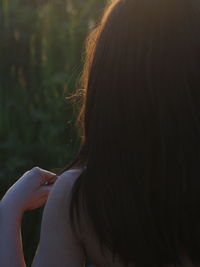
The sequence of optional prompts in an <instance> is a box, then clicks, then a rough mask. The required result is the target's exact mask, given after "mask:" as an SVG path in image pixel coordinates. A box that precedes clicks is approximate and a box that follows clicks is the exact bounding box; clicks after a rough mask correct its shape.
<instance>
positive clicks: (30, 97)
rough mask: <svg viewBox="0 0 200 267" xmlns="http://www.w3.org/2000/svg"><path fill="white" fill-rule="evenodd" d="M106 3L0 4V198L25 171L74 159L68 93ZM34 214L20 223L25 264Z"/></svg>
mask: <svg viewBox="0 0 200 267" xmlns="http://www.w3.org/2000/svg"><path fill="white" fill-rule="evenodd" d="M105 3H106V0H84V1H83V0H67V1H66V0H48V1H47V0H31V1H27V0H12V1H11V0H0V33H1V40H0V163H1V169H0V188H1V191H0V197H2V196H3V194H4V193H5V191H6V190H7V189H8V188H9V187H10V186H11V185H12V184H13V183H14V181H15V180H16V179H18V178H19V177H20V175H22V174H23V173H24V172H25V171H27V170H28V169H30V168H32V167H33V166H40V167H42V168H46V169H50V170H51V169H54V168H60V167H61V168H62V167H64V166H65V165H66V164H67V163H68V162H69V161H70V160H71V159H72V158H73V157H74V156H75V154H76V153H77V150H78V148H79V138H78V135H77V133H76V129H75V127H74V123H75V120H76V114H77V111H76V109H75V108H74V107H73V105H72V103H71V102H70V101H69V100H66V98H65V96H68V95H70V94H71V93H72V92H74V90H75V89H76V81H77V78H78V77H79V74H80V72H81V69H82V63H83V62H82V60H81V53H82V48H83V44H84V40H85V37H86V35H87V33H88V31H89V29H90V27H91V25H95V22H96V20H97V18H98V17H99V16H100V14H101V12H102V10H103V7H104V5H105ZM40 219H41V210H38V211H34V212H29V213H27V214H26V216H25V218H24V221H23V239H24V247H25V254H26V259H27V262H28V266H29V265H30V262H31V259H32V257H33V254H34V251H35V248H36V246H37V243H38V236H39V225H40Z"/></svg>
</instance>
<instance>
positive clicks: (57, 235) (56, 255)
mask: <svg viewBox="0 0 200 267" xmlns="http://www.w3.org/2000/svg"><path fill="white" fill-rule="evenodd" d="M81 172H82V170H81V169H76V170H75V169H74V170H69V171H66V172H64V173H63V174H62V175H61V176H60V177H59V178H58V179H57V181H56V182H55V184H54V186H53V189H52V191H51V193H50V195H49V198H48V201H47V203H46V205H45V208H44V212H43V218H42V226H41V236H40V243H39V246H38V249H37V253H36V255H35V258H34V262H33V265H32V266H34V267H40V266H41V267H42V266H48V267H56V266H59V267H62V266H63V267H64V266H71V267H80V266H83V263H84V258H85V255H84V251H83V248H82V245H81V244H80V241H79V240H77V237H76V236H75V235H74V233H73V231H72V229H71V224H70V218H69V204H70V195H71V194H70V193H71V190H72V187H73V185H74V183H75V181H76V179H77V178H78V177H79V176H80V174H81Z"/></svg>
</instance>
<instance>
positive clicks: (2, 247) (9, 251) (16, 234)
mask: <svg viewBox="0 0 200 267" xmlns="http://www.w3.org/2000/svg"><path fill="white" fill-rule="evenodd" d="M21 218H22V214H19V213H17V212H16V210H15V209H14V208H13V207H12V208H10V207H7V206H5V205H4V204H3V203H2V202H0V266H4V267H25V266H26V264H25V261H24V254H23V246H22V238H21Z"/></svg>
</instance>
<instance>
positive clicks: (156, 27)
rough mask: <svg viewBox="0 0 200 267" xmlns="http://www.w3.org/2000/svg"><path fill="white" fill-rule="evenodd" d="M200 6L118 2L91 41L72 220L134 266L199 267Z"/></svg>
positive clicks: (173, 0) (160, 0)
mask: <svg viewBox="0 0 200 267" xmlns="http://www.w3.org/2000/svg"><path fill="white" fill-rule="evenodd" d="M199 29H200V1H197V0H118V1H114V2H112V3H111V4H110V5H109V7H108V8H107V9H106V11H105V13H104V16H103V18H102V19H101V21H100V23H99V24H98V26H97V27H96V29H95V30H94V31H93V32H92V34H91V35H90V36H89V38H88V41H87V48H86V50H87V51H86V56H87V58H86V63H85V68H84V72H83V76H82V78H83V79H82V81H83V85H84V87H85V92H86V95H85V101H84V105H83V110H82V118H83V126H84V135H85V136H84V140H83V146H82V150H81V152H80V155H79V158H78V162H81V163H82V164H86V165H87V169H86V170H85V171H84V173H83V174H82V175H81V176H80V178H79V179H78V181H77V183H76V184H75V187H74V191H73V198H72V202H71V211H72V213H71V215H72V222H74V221H73V219H75V217H74V216H75V214H76V213H74V211H77V212H78V213H79V211H80V210H79V208H80V207H83V208H85V211H86V212H87V214H88V217H89V219H90V221H91V223H92V225H93V227H94V230H95V233H96V235H97V238H98V240H99V241H100V244H101V245H102V246H105V247H107V248H109V249H110V250H111V251H112V253H113V255H116V256H118V257H119V258H120V259H121V260H122V262H124V263H125V264H126V263H134V264H135V266H142V267H143V266H162V265H164V264H174V265H176V264H178V263H180V258H181V256H180V255H182V254H183V253H185V254H186V255H187V256H188V257H189V258H190V259H191V260H192V261H193V262H194V263H195V264H200V34H199Z"/></svg>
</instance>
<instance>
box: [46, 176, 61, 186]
mask: <svg viewBox="0 0 200 267" xmlns="http://www.w3.org/2000/svg"><path fill="white" fill-rule="evenodd" d="M57 179H58V176H57V175H54V176H53V177H51V178H50V179H48V180H46V181H45V182H44V183H43V184H42V185H45V186H47V185H52V184H54V183H55V181H56V180H57Z"/></svg>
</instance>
